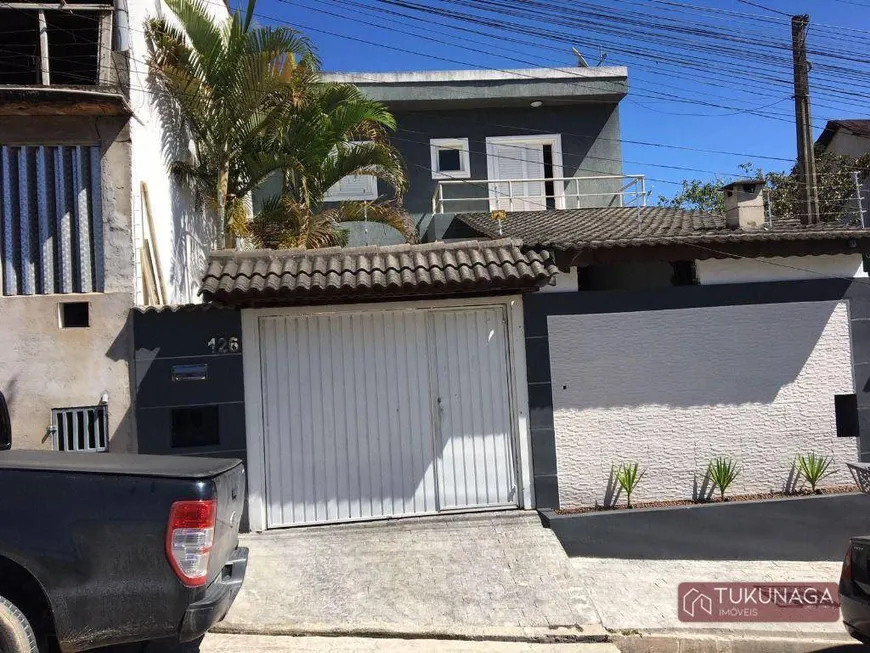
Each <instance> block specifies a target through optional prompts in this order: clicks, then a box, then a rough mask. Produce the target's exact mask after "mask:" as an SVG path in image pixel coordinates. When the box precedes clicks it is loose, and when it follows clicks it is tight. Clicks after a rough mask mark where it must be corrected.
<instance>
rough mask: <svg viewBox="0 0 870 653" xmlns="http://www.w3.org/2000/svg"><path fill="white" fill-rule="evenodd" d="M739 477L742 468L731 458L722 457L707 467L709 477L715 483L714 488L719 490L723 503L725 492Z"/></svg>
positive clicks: (712, 461)
mask: <svg viewBox="0 0 870 653" xmlns="http://www.w3.org/2000/svg"><path fill="white" fill-rule="evenodd" d="M739 475H740V468H739V467H737V464H736V463H735V462H734V461H733V460H732V459H731V458H725V457H724V456H720V457H718V458H714V459H713V460H711V461H710V464H709V465H707V477H708V478H709V479H710V482H711V483H713V487H714V488H718V489H719V498H720V499H722V501H725V491H726V490H727V489H728V488H729V487H730V486H731V484H732V483H734V479H736V478H737V477H738V476H739Z"/></svg>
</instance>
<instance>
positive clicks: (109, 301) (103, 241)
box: [0, 0, 228, 451]
mask: <svg viewBox="0 0 870 653" xmlns="http://www.w3.org/2000/svg"><path fill="white" fill-rule="evenodd" d="M209 6H210V7H212V9H213V10H214V12H215V16H227V15H228V10H227V8H226V7H225V6H223V5H220V4H215V3H212V4H210V5H209ZM158 11H161V8H160V2H159V0H149V1H147V2H132V1H128V0H115V2H112V1H111V0H93V1H88V2H85V3H83V2H79V1H78V0H68V1H67V2H65V3H60V4H58V3H57V2H39V1H31V2H26V3H23V2H16V1H15V0H12V1H11V2H8V3H4V4H3V5H2V6H0V17H2V20H3V23H4V30H5V31H4V34H5V36H4V42H3V48H2V52H0V116H2V118H0V187H2V192H0V223H2V229H0V275H2V282H0V288H2V293H0V331H2V333H3V334H4V336H5V341H6V343H7V346H6V349H5V351H4V353H3V354H2V355H0V388H2V390H3V392H4V393H5V395H6V397H7V398H8V399H9V403H10V408H11V412H12V419H13V422H14V424H15V431H16V438H17V439H16V446H19V447H23V448H28V447H33V448H51V447H56V448H61V449H65V450H66V449H71V450H105V449H107V448H108V449H111V450H113V451H128V450H135V437H134V431H135V429H134V420H133V415H132V409H131V405H130V387H131V381H132V378H131V374H132V369H131V366H130V361H131V360H132V358H133V339H132V331H131V328H130V310H131V308H132V307H133V306H134V304H138V303H148V302H154V301H158V299H159V301H162V302H170V301H191V300H193V299H194V298H195V288H196V284H197V279H198V277H199V276H200V275H201V270H202V268H203V262H204V260H205V254H206V253H207V251H208V250H209V249H210V246H211V243H210V242H206V241H207V238H208V230H207V228H205V232H204V231H203V229H204V225H205V223H206V221H204V220H201V214H198V213H197V212H196V211H195V210H194V203H193V202H192V198H190V197H187V196H185V194H184V192H183V190H182V189H180V188H178V187H177V185H176V184H175V183H174V182H173V181H171V180H170V177H169V173H168V172H167V165H166V163H167V160H168V159H169V158H171V157H175V156H178V155H179V151H181V152H184V151H186V150H187V143H186V142H185V143H183V144H178V143H176V142H175V138H176V135H177V133H178V131H177V130H176V128H175V125H165V128H164V125H162V124H161V118H160V115H161V111H159V110H158V107H161V106H162V105H163V104H165V103H163V102H162V99H163V98H162V97H161V95H160V93H159V92H156V91H155V90H154V89H153V88H151V86H150V81H149V78H148V71H147V64H146V59H147V56H148V54H147V52H146V49H145V44H144V32H143V29H144V23H145V19H146V16H148V15H154V14H155V13H156V12H158ZM146 189H147V191H146ZM146 195H147V197H146ZM149 204H150V211H151V216H150V219H149V218H148V216H147V210H146V206H148V205H149ZM149 223H150V224H149ZM143 252H147V253H143ZM146 278H147V279H148V281H147V282H146V281H145V279H146ZM158 295H159V298H158Z"/></svg>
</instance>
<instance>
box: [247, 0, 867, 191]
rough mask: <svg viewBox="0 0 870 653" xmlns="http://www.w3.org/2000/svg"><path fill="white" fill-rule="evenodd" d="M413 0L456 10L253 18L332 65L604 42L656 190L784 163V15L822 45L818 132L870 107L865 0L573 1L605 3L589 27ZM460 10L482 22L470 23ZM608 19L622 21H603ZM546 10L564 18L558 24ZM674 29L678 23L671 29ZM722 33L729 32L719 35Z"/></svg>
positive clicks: (280, 0) (635, 170) (438, 60)
mask: <svg viewBox="0 0 870 653" xmlns="http://www.w3.org/2000/svg"><path fill="white" fill-rule="evenodd" d="M416 1H417V2H421V3H422V4H423V5H424V6H427V7H428V8H438V9H441V10H443V11H462V12H465V14H466V20H457V19H455V18H449V17H445V16H444V15H439V14H435V13H433V12H431V11H426V12H421V11H415V10H414V9H410V8H408V7H407V6H404V7H402V6H396V5H389V4H386V3H383V2H379V1H378V0H351V1H350V2H343V1H342V0H259V2H258V4H257V13H258V15H259V20H260V21H261V22H264V23H268V22H281V23H285V22H286V23H290V24H292V25H294V26H296V27H298V29H300V30H301V31H303V32H305V33H306V34H308V36H309V37H310V38H311V39H312V40H313V41H314V42H315V44H316V46H317V49H318V52H319V54H320V56H321V58H322V60H323V65H324V68H325V69H326V70H330V71H357V72H365V71H371V72H375V71H389V70H425V69H445V68H495V69H506V68H524V67H532V66H543V67H555V68H563V69H570V68H571V67H573V66H575V65H576V59H575V57H574V56H573V55H572V54H571V51H570V48H571V46H572V45H576V46H577V47H579V49H580V50H581V51H582V52H583V54H584V56H585V57H586V58H587V59H588V60H589V61H590V63H593V64H594V63H595V62H596V61H597V60H598V58H599V56H600V53H601V52H606V54H607V59H606V64H605V65H627V66H628V68H629V83H630V88H631V90H630V92H629V96H628V98H626V99H625V100H623V101H622V103H621V105H620V110H621V122H622V138H623V140H624V141H635V142H624V143H623V161H624V170H625V172H626V173H631V174H645V175H647V176H648V177H649V178H651V182H650V183H651V185H652V186H653V194H654V196H656V195H659V194H664V195H672V194H673V193H674V192H675V191H676V190H677V189H678V186H677V185H676V184H674V183H673V182H678V181H679V180H680V179H682V178H684V177H690V178H696V177H697V178H712V177H713V176H714V174H715V173H719V174H721V175H723V176H724V175H728V174H731V175H735V174H737V173H738V170H737V166H738V165H739V164H740V163H742V162H744V161H752V162H754V163H755V164H756V165H758V166H760V167H763V168H765V169H777V170H779V169H786V168H789V167H790V163H789V161H788V160H790V159H793V157H794V152H795V128H794V121H793V113H794V102H793V100H792V97H791V89H790V87H789V86H788V84H789V83H790V80H791V77H792V69H791V62H790V52H789V51H788V50H787V46H788V44H789V43H790V38H791V31H790V30H791V28H790V25H789V19H788V16H787V15H785V14H795V13H807V14H809V15H810V20H811V28H810V33H809V40H808V46H809V48H810V49H811V50H812V49H817V50H820V51H822V52H824V53H826V55H827V56H820V55H811V57H810V58H811V60H812V61H814V62H816V64H817V68H816V69H815V70H814V71H813V72H812V73H811V80H810V81H811V88H812V93H813V123H814V125H815V129H814V135H816V136H817V135H818V134H819V133H820V131H821V127H822V126H823V125H824V123H825V121H826V120H828V119H834V118H860V117H870V83H868V82H870V0H750V1H749V2H743V3H741V2H739V1H738V0H601V2H597V3H591V2H586V3H582V2H581V3H579V4H580V5H583V4H585V5H586V6H587V8H589V9H590V10H591V11H594V10H595V9H594V7H595V5H597V6H598V7H599V8H600V9H601V10H604V11H605V12H609V13H608V14H607V19H606V20H604V21H603V22H601V21H599V22H598V23H597V24H595V25H587V24H585V23H584V20H583V16H571V17H565V16H564V14H560V17H557V18H555V19H551V18H548V17H547V16H544V15H540V17H534V18H532V17H528V16H525V15H518V16H513V17H511V16H506V15H505V14H504V13H501V12H499V13H496V12H491V13H487V12H486V11H484V10H481V9H480V5H477V4H475V6H474V8H469V7H468V5H467V4H464V3H462V2H456V1H455V0H434V1H429V2H422V0H416ZM466 1H467V0H466ZM496 1H498V0H496ZM539 1H540V0H539ZM547 1H548V0H544V2H545V3H546V2H547ZM354 2H355V3H357V4H356V5H354V4H353V3H354ZM558 2H559V0H554V3H555V4H558ZM532 4H534V2H533V3H532ZM509 5H510V8H511V9H510V10H513V9H516V10H517V11H525V10H526V8H525V3H524V2H520V1H515V2H512V3H509ZM756 5H762V6H763V7H767V8H768V9H767V10H766V9H764V8H762V7H759V6H756ZM571 6H572V7H576V6H577V4H574V5H571ZM386 12H395V13H386ZM777 12H782V13H777ZM401 14H405V15H406V16H415V17H416V19H414V18H407V17H404V16H402V15H401ZM467 16H473V17H475V18H477V19H480V20H482V21H484V23H480V22H473V23H472V22H469V21H468V20H467ZM611 16H612V17H614V18H619V20H618V21H611V23H610V24H609V23H608V22H607V21H608V20H610V17H611ZM623 16H625V17H627V19H626V20H627V22H623V19H622V17H623ZM632 16H634V17H635V18H639V17H646V18H647V19H648V20H649V21H662V24H664V25H665V28H663V30H662V31H661V32H660V34H661V35H664V36H665V38H666V39H667V38H669V35H670V34H672V35H673V43H672V44H668V43H665V44H662V43H660V42H656V41H655V40H654V39H653V40H651V39H649V38H647V37H645V36H644V35H637V34H636V33H635V28H633V27H632V26H631V24H630V21H631V17H632ZM569 18H570V19H569ZM575 18H576V20H575ZM494 20H502V21H504V20H507V21H512V22H514V23H515V24H517V25H520V26H522V27H523V28H528V29H529V32H528V33H520V34H518V33H517V31H516V30H514V29H507V28H505V26H503V25H495V24H493V21H494ZM553 20H565V21H566V22H565V23H561V24H559V25H556V24H554V23H553V22H552V21H553ZM673 26H677V27H679V31H678V32H674V31H672V28H673ZM641 29H642V28H641ZM463 30H464V31H463ZM697 30H700V31H702V32H703V34H697V33H696V31H697ZM721 34H724V35H727V36H728V38H731V39H735V38H736V42H735V41H724V40H722V39H720V38H719V35H721ZM508 39H513V41H510V40H508ZM517 41H519V42H517ZM763 41H768V42H769V43H772V44H774V46H775V47H773V49H770V48H769V49H767V50H763V49H760V48H759V47H758V46H757V45H756V44H757V43H760V42H763ZM367 42H368V43H367ZM779 45H781V46H782V48H781V49H776V48H778V46H779ZM720 47H721V48H722V49H721V50H720V49H719V48H720ZM728 48H730V49H728ZM690 100H691V101H690ZM759 114H763V115H759ZM639 142H643V143H656V144H667V145H675V146H680V147H683V148H694V149H696V150H700V151H693V150H690V149H674V148H662V147H653V146H649V145H642V144H640V143H639ZM710 150H714V151H726V152H733V153H736V154H735V155H731V154H719V153H714V152H711V151H710ZM758 155H764V156H768V157H771V158H770V159H761V158H758ZM681 168H685V169H681Z"/></svg>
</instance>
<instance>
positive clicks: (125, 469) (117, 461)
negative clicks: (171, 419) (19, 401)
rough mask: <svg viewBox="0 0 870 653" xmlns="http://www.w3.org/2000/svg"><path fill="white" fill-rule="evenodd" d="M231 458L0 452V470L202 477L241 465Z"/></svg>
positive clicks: (60, 452) (61, 452) (208, 476)
mask: <svg viewBox="0 0 870 653" xmlns="http://www.w3.org/2000/svg"><path fill="white" fill-rule="evenodd" d="M241 464H242V463H241V461H240V460H237V459H234V458H200V457H197V456H147V455H139V454H124V453H71V452H63V451H26V450H23V449H21V450H15V449H13V450H11V451H0V470H39V471H56V472H73V473H81V474H120V475H124V476H151V477H159V478H181V479H205V478H213V477H215V476H218V475H219V474H223V473H224V472H227V471H229V470H231V469H233V468H234V467H236V466H238V465H241Z"/></svg>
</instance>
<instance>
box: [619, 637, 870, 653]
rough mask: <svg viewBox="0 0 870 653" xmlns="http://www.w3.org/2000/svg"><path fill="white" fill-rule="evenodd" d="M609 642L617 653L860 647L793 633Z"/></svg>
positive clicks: (793, 652) (795, 652) (805, 651)
mask: <svg viewBox="0 0 870 653" xmlns="http://www.w3.org/2000/svg"><path fill="white" fill-rule="evenodd" d="M611 642H612V643H613V644H615V645H616V647H617V648H618V649H619V650H620V653H771V652H772V651H776V653H816V652H821V651H825V650H828V649H831V650H833V649H835V648H839V647H845V646H849V647H851V646H853V645H854V646H860V645H859V644H858V642H856V641H855V640H854V639H852V638H850V637H849V636H848V635H846V634H845V633H843V636H842V637H840V636H836V635H833V634H832V635H831V636H830V637H828V636H826V635H820V634H818V633H808V634H806V635H801V634H799V633H795V634H794V635H791V636H774V635H769V634H765V633H763V632H759V633H758V634H753V633H741V634H739V635H738V634H734V635H722V634H708V633H638V634H632V635H621V634H617V633H613V635H612V638H611Z"/></svg>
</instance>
